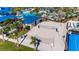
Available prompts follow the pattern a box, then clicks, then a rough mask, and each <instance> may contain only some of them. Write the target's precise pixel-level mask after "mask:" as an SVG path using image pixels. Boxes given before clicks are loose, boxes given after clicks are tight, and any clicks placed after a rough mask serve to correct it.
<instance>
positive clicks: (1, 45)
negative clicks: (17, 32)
mask: <svg viewBox="0 0 79 59" xmlns="http://www.w3.org/2000/svg"><path fill="white" fill-rule="evenodd" d="M0 51H35V50H34V49H33V48H30V47H26V46H23V45H21V46H20V47H19V48H17V47H16V45H15V43H13V42H9V41H6V42H3V41H2V40H0Z"/></svg>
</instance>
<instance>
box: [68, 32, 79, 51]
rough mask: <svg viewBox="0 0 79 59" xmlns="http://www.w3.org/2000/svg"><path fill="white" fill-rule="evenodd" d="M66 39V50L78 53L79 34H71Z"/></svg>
mask: <svg viewBox="0 0 79 59" xmlns="http://www.w3.org/2000/svg"><path fill="white" fill-rule="evenodd" d="M68 38H69V39H68V50H69V51H79V33H71V34H69V35H68Z"/></svg>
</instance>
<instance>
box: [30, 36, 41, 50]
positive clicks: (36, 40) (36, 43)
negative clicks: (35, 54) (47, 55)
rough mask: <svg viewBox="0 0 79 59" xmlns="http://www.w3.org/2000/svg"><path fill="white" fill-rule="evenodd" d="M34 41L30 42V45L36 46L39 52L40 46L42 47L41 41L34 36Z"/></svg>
mask: <svg viewBox="0 0 79 59" xmlns="http://www.w3.org/2000/svg"><path fill="white" fill-rule="evenodd" d="M31 39H32V41H31V42H30V44H34V46H35V50H36V51H38V46H39V45H40V42H41V40H40V39H37V38H36V37H34V36H31Z"/></svg>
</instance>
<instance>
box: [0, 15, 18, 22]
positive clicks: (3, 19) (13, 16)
mask: <svg viewBox="0 0 79 59" xmlns="http://www.w3.org/2000/svg"><path fill="white" fill-rule="evenodd" d="M14 18H17V16H15V15H3V16H0V22H3V21H6V20H7V19H14Z"/></svg>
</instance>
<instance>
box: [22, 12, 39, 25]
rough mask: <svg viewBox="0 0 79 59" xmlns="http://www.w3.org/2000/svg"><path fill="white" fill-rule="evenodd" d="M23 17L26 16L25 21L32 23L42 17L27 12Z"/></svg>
mask: <svg viewBox="0 0 79 59" xmlns="http://www.w3.org/2000/svg"><path fill="white" fill-rule="evenodd" d="M23 18H24V21H23V23H25V24H32V23H34V22H35V21H37V20H38V19H39V18H40V16H39V15H36V14H34V13H26V14H23Z"/></svg>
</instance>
